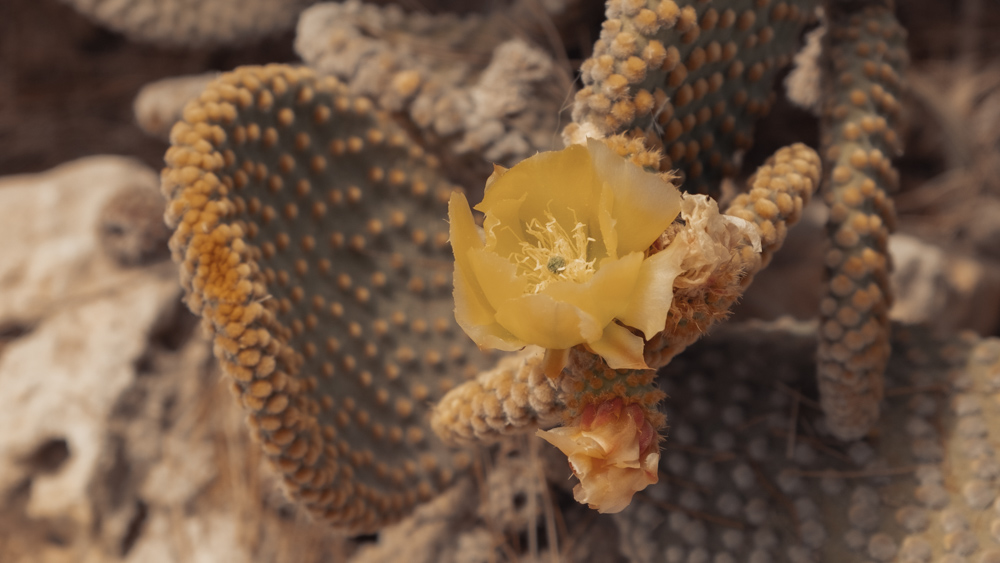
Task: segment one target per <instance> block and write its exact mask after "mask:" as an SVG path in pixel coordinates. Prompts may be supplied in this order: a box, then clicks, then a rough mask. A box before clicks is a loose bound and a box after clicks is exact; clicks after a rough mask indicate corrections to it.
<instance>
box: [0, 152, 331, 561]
mask: <svg viewBox="0 0 1000 563" xmlns="http://www.w3.org/2000/svg"><path fill="white" fill-rule="evenodd" d="M157 183H158V179H157V174H156V173H155V172H153V171H152V170H150V169H148V168H146V167H145V166H142V165H140V164H138V163H136V162H135V161H133V160H130V159H125V158H118V157H92V158H86V159H82V160H78V161H75V162H71V163H68V164H65V165H63V166H60V167H58V168H56V169H53V170H50V171H48V172H44V173H40V174H32V175H22V176H15V177H8V178H0V235H2V236H5V237H6V240H7V244H6V245H5V248H4V252H2V253H0V291H2V292H3V294H4V297H5V298H4V299H3V300H0V331H2V332H0V334H2V335H3V337H2V338H0V391H2V393H0V428H2V429H3V432H0V498H3V499H4V502H3V503H0V561H4V562H7V561H12V562H15V563H21V562H24V563H27V562H32V563H35V562H39V561H41V562H45V563H56V562H63V561H65V562H71V561H72V562H84V563H106V562H115V561H134V562H142V563H147V562H164V563H172V562H178V563H179V562H185V563H187V562H199V561H204V562H216V561H226V562H233V563H244V562H246V563H249V562H251V561H272V560H287V561H298V560H302V559H303V557H302V554H303V553H306V552H308V553H310V557H312V556H315V557H319V558H321V559H323V560H344V558H345V556H344V546H343V544H344V540H343V538H342V537H339V536H336V535H332V534H330V531H329V529H328V528H327V527H326V526H323V525H320V524H314V523H311V522H308V521H305V519H304V518H303V517H302V516H301V515H300V514H299V512H298V511H297V509H296V508H294V507H291V506H290V505H289V504H288V503H287V502H286V501H284V500H283V499H281V498H280V495H277V494H275V491H276V489H277V482H276V481H277V479H276V478H275V477H274V476H273V474H272V473H270V472H269V469H268V468H266V467H265V466H264V464H262V463H261V453H260V452H259V448H258V447H256V446H255V445H253V444H251V443H250V440H249V433H248V430H247V428H246V426H245V424H244V423H243V421H242V418H243V415H242V413H241V411H240V409H239V407H238V405H236V404H235V402H234V401H232V399H231V398H230V397H229V391H228V389H227V388H226V387H225V385H222V383H223V382H222V381H221V380H220V374H219V370H218V366H217V365H216V364H215V362H214V360H213V359H212V353H211V345H210V342H209V341H208V339H207V338H206V337H205V336H204V335H203V334H202V333H201V332H200V330H198V324H197V320H196V319H195V317H194V316H193V315H191V314H190V313H189V312H188V311H187V309H186V307H185V306H184V305H183V304H182V303H181V302H180V296H181V289H180V284H179V283H178V276H177V271H176V267H175V266H174V265H173V264H171V263H169V262H160V263H156V264H151V265H145V266H142V265H139V266H138V267H123V266H121V265H119V262H118V261H117V260H116V259H115V258H113V257H111V256H109V255H108V254H107V252H105V249H104V248H103V247H102V246H101V244H100V243H99V240H98V239H99V237H98V233H99V231H100V229H98V225H101V224H104V223H102V220H103V219H106V217H107V216H106V215H102V212H103V211H104V210H105V209H104V208H105V206H106V204H107V203H108V201H109V198H112V197H114V194H116V193H119V192H120V190H122V189H125V190H147V191H146V192H145V195H148V193H149V191H150V190H154V189H157ZM147 201H148V200H147ZM125 215H127V214H125ZM146 219H148V217H147V218H146ZM293 535H294V536H295V537H296V538H298V539H299V540H301V541H296V542H288V541H287V538H288V537H292V536H293Z"/></svg>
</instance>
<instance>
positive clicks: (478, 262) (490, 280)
mask: <svg viewBox="0 0 1000 563" xmlns="http://www.w3.org/2000/svg"><path fill="white" fill-rule="evenodd" d="M467 256H468V260H469V266H470V271H471V275H472V276H473V277H474V278H475V279H476V281H477V282H478V285H479V287H480V288H482V294H483V296H484V297H485V298H486V300H487V302H489V304H490V306H491V307H492V308H493V309H494V310H496V311H500V309H501V307H502V306H504V305H506V303H507V302H508V301H510V300H511V299H517V298H519V297H521V296H522V295H524V294H525V293H527V292H528V282H527V281H526V280H524V279H522V278H519V277H518V276H517V266H515V265H514V264H513V263H512V262H511V261H509V260H507V259H506V258H503V257H501V256H500V255H498V254H496V253H494V252H490V251H489V250H488V249H485V248H476V249H472V250H469V251H468V254H467Z"/></svg>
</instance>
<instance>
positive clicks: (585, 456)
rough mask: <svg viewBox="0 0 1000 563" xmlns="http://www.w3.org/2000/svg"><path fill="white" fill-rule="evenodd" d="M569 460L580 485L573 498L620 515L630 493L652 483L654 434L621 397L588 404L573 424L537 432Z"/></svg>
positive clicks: (654, 475)
mask: <svg viewBox="0 0 1000 563" xmlns="http://www.w3.org/2000/svg"><path fill="white" fill-rule="evenodd" d="M538 435H539V436H540V437H541V438H543V439H544V440H546V441H548V442H549V443H551V444H552V445H553V446H555V447H557V448H559V449H560V450H561V451H562V452H563V453H564V454H566V457H567V458H569V465H570V467H571V468H572V469H573V474H574V475H576V476H577V478H579V479H580V484H578V485H577V486H576V487H574V488H573V497H574V498H576V500H577V501H578V502H581V503H585V504H587V505H589V506H590V507H591V508H595V509H597V510H598V511H599V512H604V513H611V512H620V511H621V510H623V509H624V508H625V507H627V506H628V505H629V503H630V502H631V501H632V495H633V494H635V493H636V492H637V491H641V490H643V489H645V488H646V486H648V485H652V484H653V483H656V481H657V465H658V464H659V461H660V452H659V446H658V443H657V442H658V440H657V436H656V431H655V430H654V429H653V426H652V425H651V424H650V422H649V421H648V420H646V417H645V415H644V414H643V411H642V408H641V407H640V406H639V405H637V404H631V405H628V406H625V404H624V401H623V400H622V399H621V398H614V399H611V400H608V401H605V402H603V403H600V404H598V405H596V406H595V405H593V404H591V405H588V406H587V407H586V408H584V410H583V413H582V414H581V415H580V419H579V421H578V425H575V426H563V427H560V428H554V429H552V430H548V431H544V430H539V431H538Z"/></svg>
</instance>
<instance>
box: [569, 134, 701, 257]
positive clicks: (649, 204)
mask: <svg viewBox="0 0 1000 563" xmlns="http://www.w3.org/2000/svg"><path fill="white" fill-rule="evenodd" d="M587 150H589V151H590V154H591V157H592V159H593V163H594V169H595V170H596V171H597V175H598V177H599V178H600V179H601V181H602V189H603V190H612V191H613V193H614V207H613V208H612V210H611V214H612V217H614V218H615V219H616V221H617V222H616V224H615V228H616V230H617V232H618V253H619V254H625V253H627V252H634V251H637V250H640V251H642V250H646V249H647V248H649V245H650V244H652V243H653V241H654V240H656V238H657V237H659V236H660V234H661V233H662V232H663V231H664V230H665V229H666V228H667V227H668V226H669V225H670V223H672V222H673V220H674V218H675V217H677V214H678V213H679V212H680V210H681V196H680V192H679V191H678V190H677V188H676V187H674V186H673V185H671V184H670V183H668V182H664V181H663V180H661V179H660V178H659V177H657V176H656V174H653V173H651V172H646V171H645V170H643V169H642V168H640V167H639V166H636V165H635V164H632V163H631V162H628V161H627V160H625V159H623V158H622V157H620V156H618V155H617V154H615V153H614V151H612V150H611V149H609V148H608V147H607V146H606V145H605V144H604V143H602V142H600V141H597V140H593V139H591V140H589V141H587Z"/></svg>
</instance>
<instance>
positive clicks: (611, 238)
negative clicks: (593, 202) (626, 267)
mask: <svg viewBox="0 0 1000 563" xmlns="http://www.w3.org/2000/svg"><path fill="white" fill-rule="evenodd" d="M614 206H615V195H614V193H613V192H612V191H611V190H601V208H600V209H599V210H598V211H597V222H598V225H599V226H600V230H601V240H602V241H604V248H605V249H606V251H607V253H608V256H609V257H611V258H618V231H616V230H615V226H616V224H617V223H618V222H617V221H615V218H614V216H613V215H612V214H611V211H612V209H614Z"/></svg>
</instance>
